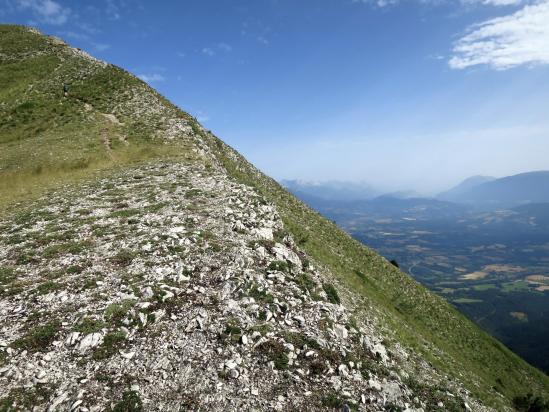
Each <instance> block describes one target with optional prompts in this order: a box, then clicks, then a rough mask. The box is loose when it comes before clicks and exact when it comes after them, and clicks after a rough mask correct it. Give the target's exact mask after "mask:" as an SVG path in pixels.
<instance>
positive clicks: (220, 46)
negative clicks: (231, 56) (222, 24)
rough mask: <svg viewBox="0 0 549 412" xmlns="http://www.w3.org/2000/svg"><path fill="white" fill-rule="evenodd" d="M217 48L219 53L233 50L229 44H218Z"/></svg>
mask: <svg viewBox="0 0 549 412" xmlns="http://www.w3.org/2000/svg"><path fill="white" fill-rule="evenodd" d="M217 48H218V49H219V50H221V51H224V52H225V53H229V52H231V51H233V48H232V46H231V45H230V44H227V43H219V44H218V45H217Z"/></svg>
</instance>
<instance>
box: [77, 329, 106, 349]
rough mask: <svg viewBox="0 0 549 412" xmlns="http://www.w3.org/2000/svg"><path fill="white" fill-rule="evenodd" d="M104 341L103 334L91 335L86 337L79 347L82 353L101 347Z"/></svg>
mask: <svg viewBox="0 0 549 412" xmlns="http://www.w3.org/2000/svg"><path fill="white" fill-rule="evenodd" d="M102 340H103V335H102V334H101V333H90V334H88V335H86V336H85V337H84V339H82V341H81V342H80V344H79V345H78V350H79V351H80V352H85V351H87V350H88V349H90V348H94V347H96V346H97V345H99V343H101V341H102Z"/></svg>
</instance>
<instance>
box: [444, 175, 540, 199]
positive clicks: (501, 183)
mask: <svg viewBox="0 0 549 412" xmlns="http://www.w3.org/2000/svg"><path fill="white" fill-rule="evenodd" d="M465 182H467V181H465ZM465 182H463V183H462V184H460V185H458V186H457V187H456V188H454V189H451V190H450V191H448V192H445V193H442V194H441V195H439V197H441V196H442V197H443V198H445V199H447V200H452V201H455V202H460V203H470V204H478V205H481V206H486V207H514V206H518V205H521V204H525V203H542V202H547V201H549V171H532V172H525V173H519V174H516V175H511V176H505V177H502V178H498V179H492V180H488V181H482V180H481V183H478V182H472V184H465V185H464V183H465ZM470 183H471V182H470Z"/></svg>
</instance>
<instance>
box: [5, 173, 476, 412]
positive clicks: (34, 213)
mask: <svg viewBox="0 0 549 412" xmlns="http://www.w3.org/2000/svg"><path fill="white" fill-rule="evenodd" d="M39 205H41V207H32V208H29V209H27V210H23V211H20V212H18V213H16V214H14V215H13V216H10V217H9V218H8V219H5V220H3V221H1V222H0V227H1V229H2V230H1V231H0V233H1V235H0V245H1V247H0V267H1V268H2V273H3V278H2V279H3V281H2V291H1V299H0V325H1V327H0V328H1V329H0V341H1V342H2V347H1V348H0V354H1V356H2V357H1V358H0V359H2V361H1V362H2V363H1V368H0V382H1V385H0V399H1V398H5V399H7V400H8V401H9V402H12V403H13V404H14V405H19V406H22V405H25V404H26V405H29V404H33V406H35V409H36V410H44V408H46V409H49V410H67V411H68V410H71V411H99V410H104V409H105V408H109V407H114V406H115V405H116V404H123V403H124V402H130V403H131V402H134V403H136V405H137V404H138V405H141V406H142V407H143V408H144V409H145V410H159V411H165V410H181V409H183V410H220V411H221V410H223V411H227V410H302V409H307V410H311V409H314V410H322V409H326V410H331V409H333V408H343V407H344V406H345V405H348V407H353V408H356V409H358V410H380V409H384V408H385V409H390V408H393V410H397V409H395V408H402V410H409V411H412V410H422V409H423V410H425V408H426V407H427V406H428V403H429V402H430V400H429V399H425V397H424V395H425V394H424V393H415V392H414V388H411V387H410V386H409V384H408V383H409V379H408V374H407V372H406V370H407V369H409V368H410V367H411V365H408V364H406V359H409V358H410V355H409V354H408V353H406V352H405V351H404V349H402V347H400V346H399V345H392V346H389V347H388V346H387V342H386V341H385V340H384V337H383V336H381V335H380V333H379V331H378V330H377V329H376V327H375V324H376V319H375V317H374V316H373V315H372V317H371V318H370V319H359V320H357V319H355V318H354V317H353V316H352V305H351V304H350V303H349V302H348V303H347V304H340V303H338V302H339V301H340V300H342V301H343V302H345V301H346V297H345V291H343V290H339V291H338V285H336V284H332V283H330V278H331V277H330V274H329V273H328V272H327V271H326V270H323V269H322V268H317V267H315V265H314V264H312V263H311V261H310V259H309V258H308V257H307V256H306V255H305V254H304V253H303V251H301V250H300V249H299V248H298V247H297V246H296V244H295V242H294V241H293V239H292V237H291V236H290V235H289V234H288V233H287V232H286V231H285V230H284V227H283V224H282V221H281V220H280V217H279V215H278V213H277V211H276V209H275V207H274V206H273V205H271V204H269V203H268V202H266V201H265V199H262V198H261V197H260V196H258V195H257V193H256V192H255V191H254V190H252V189H251V188H249V187H246V186H244V185H241V184H238V183H235V182H234V181H232V180H230V179H229V178H228V177H227V176H226V175H225V174H223V173H221V172H220V171H215V170H213V169H212V168H208V167H205V166H203V165H202V164H200V163H196V164H187V165H184V164H181V163H156V164H150V165H147V166H143V167H141V168H137V169H131V170H128V171H126V172H124V173H121V174H119V175H118V176H116V177H112V178H108V179H104V180H101V181H100V182H98V183H97V184H90V185H87V186H84V187H75V188H73V189H72V190H66V191H63V192H57V193H54V194H51V195H49V196H48V197H47V198H44V199H43V201H42V202H41V203H39ZM7 279H9V281H8V280H7ZM340 295H341V296H340ZM334 296H335V297H337V299H335V297H334ZM426 373H427V372H426ZM454 389H455V388H454ZM439 395H440V396H441V397H442V398H444V399H446V398H448V399H451V400H456V399H457V400H456V401H455V403H456V404H459V405H461V404H462V403H463V402H464V401H462V400H459V398H458V395H459V396H466V393H465V392H461V393H459V392H457V393H455V394H450V393H448V394H446V393H442V394H439ZM29 399H30V400H29ZM6 402H7V401H6ZM25 402H26V403H25ZM23 409H24V408H23Z"/></svg>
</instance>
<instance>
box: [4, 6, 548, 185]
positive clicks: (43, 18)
mask: <svg viewBox="0 0 549 412" xmlns="http://www.w3.org/2000/svg"><path fill="white" fill-rule="evenodd" d="M0 20H1V21H2V22H4V23H18V24H27V25H32V26H36V27H38V28H39V29H40V30H42V31H43V32H44V33H47V34H53V35H57V36H59V37H62V38H64V39H65V40H67V41H68V42H69V43H70V44H71V45H73V46H76V47H80V48H82V49H84V50H86V51H88V52H89V53H91V54H92V55H94V56H96V57H98V58H101V59H104V60H107V61H109V62H113V63H115V64H117V65H119V66H121V67H123V68H125V69H127V70H129V71H131V72H133V73H134V74H136V75H137V76H139V77H140V78H141V79H142V80H144V81H146V82H148V83H150V84H151V85H152V86H153V87H155V88H156V89H158V90H159V91H160V92H161V93H162V94H164V95H165V96H166V97H167V98H168V99H170V100H171V101H173V102H174V103H176V104H177V105H179V106H180V107H182V108H183V109H184V110H186V111H189V112H190V113H192V114H194V115H195V116H196V117H197V118H198V120H199V121H201V122H202V123H203V124H204V125H205V126H206V127H207V128H209V129H211V130H212V131H213V132H214V133H216V134H217V135H218V136H219V137H220V138H221V139H223V140H224V141H226V142H227V143H229V144H230V145H232V146H233V147H235V148H236V149H237V150H239V151H240V152H241V153H242V154H243V155H245V156H246V157H247V158H248V159H249V160H250V161H251V162H253V163H254V164H255V165H256V166H258V167H259V168H260V169H262V170H263V171H264V172H266V173H267V174H269V175H271V176H273V177H274V178H276V179H279V180H280V179H302V180H313V181H333V180H341V181H365V182H368V183H370V184H371V185H372V186H374V187H375V188H377V189H378V190H380V191H385V192H390V191H396V190H415V191H418V192H420V193H423V194H434V193H436V192H439V191H442V190H445V189H447V188H449V187H451V186H453V185H455V184H457V183H459V182H460V181H461V180H463V179H465V178H467V177H470V176H473V175H490V176H496V177H502V176H507V175H512V174H516V173H521V172H527V171H533V170H549V156H547V154H548V153H549V116H548V110H547V108H548V107H549V0H421V1H420V0H417V1H404V0H377V1H375V0H343V1H341V0H337V1H336V0H320V1H319V0H305V1H300V2H294V1H291V0H259V1H251V0H235V1H231V2H220V1H214V0H206V1H204V0H201V1H198V0H188V1H185V2H175V1H173V2H172V1H166V2H161V3H155V4H154V5H153V4H151V3H148V2H144V1H133V2H127V1H122V0H98V1H91V0H83V1H79V2H77V3H76V2H73V1H69V0H0Z"/></svg>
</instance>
